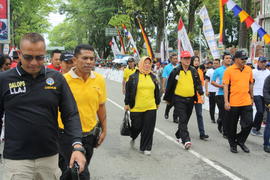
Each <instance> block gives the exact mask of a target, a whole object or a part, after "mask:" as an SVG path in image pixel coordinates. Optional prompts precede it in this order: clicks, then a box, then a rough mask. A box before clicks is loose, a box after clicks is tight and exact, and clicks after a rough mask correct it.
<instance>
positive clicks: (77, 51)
mask: <svg viewBox="0 0 270 180" xmlns="http://www.w3.org/2000/svg"><path fill="white" fill-rule="evenodd" d="M81 50H88V51H93V52H94V51H95V50H94V48H93V47H92V46H91V45H89V44H80V45H78V46H76V48H75V50H74V56H76V57H77V56H78V55H79V54H80V53H81Z"/></svg>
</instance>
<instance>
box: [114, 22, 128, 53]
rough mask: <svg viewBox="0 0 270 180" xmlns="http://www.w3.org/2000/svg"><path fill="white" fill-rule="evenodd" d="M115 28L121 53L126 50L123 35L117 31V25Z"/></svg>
mask: <svg viewBox="0 0 270 180" xmlns="http://www.w3.org/2000/svg"><path fill="white" fill-rule="evenodd" d="M116 29H117V33H118V36H119V40H120V45H121V53H122V54H126V50H125V45H124V41H123V37H122V35H121V32H120V31H119V29H118V28H117V27H116Z"/></svg>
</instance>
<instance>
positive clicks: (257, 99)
mask: <svg viewBox="0 0 270 180" xmlns="http://www.w3.org/2000/svg"><path fill="white" fill-rule="evenodd" d="M254 103H255V106H256V110H257V112H256V115H255V118H254V122H253V127H254V128H256V130H257V131H259V130H260V129H261V124H262V121H263V114H264V111H265V105H264V99H263V97H262V96H254Z"/></svg>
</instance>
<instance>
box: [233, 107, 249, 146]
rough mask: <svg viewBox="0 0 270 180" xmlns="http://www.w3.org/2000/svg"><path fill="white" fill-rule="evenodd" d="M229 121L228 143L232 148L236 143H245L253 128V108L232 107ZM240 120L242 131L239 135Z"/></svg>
mask: <svg viewBox="0 0 270 180" xmlns="http://www.w3.org/2000/svg"><path fill="white" fill-rule="evenodd" d="M229 113H230V118H229V119H228V127H229V129H228V130H229V131H228V141H229V144H230V146H236V142H239V143H245V142H246V140H247V138H248V135H249V133H250V130H251V128H252V124H253V121H252V117H253V109H252V106H242V107H231V109H230V111H229ZM239 118H240V126H241V131H240V132H239V133H238V134H236V133H237V124H238V120H239Z"/></svg>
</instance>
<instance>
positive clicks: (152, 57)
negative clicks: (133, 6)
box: [137, 17, 155, 60]
mask: <svg viewBox="0 0 270 180" xmlns="http://www.w3.org/2000/svg"><path fill="white" fill-rule="evenodd" d="M137 21H138V24H139V26H140V29H141V31H142V36H143V39H144V42H145V46H146V49H147V53H148V56H149V57H151V59H153V60H154V58H155V57H154V53H153V50H152V47H151V44H150V42H149V39H148V37H147V34H146V32H145V30H144V28H143V26H142V24H141V22H140V19H139V18H138V17H137Z"/></svg>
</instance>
